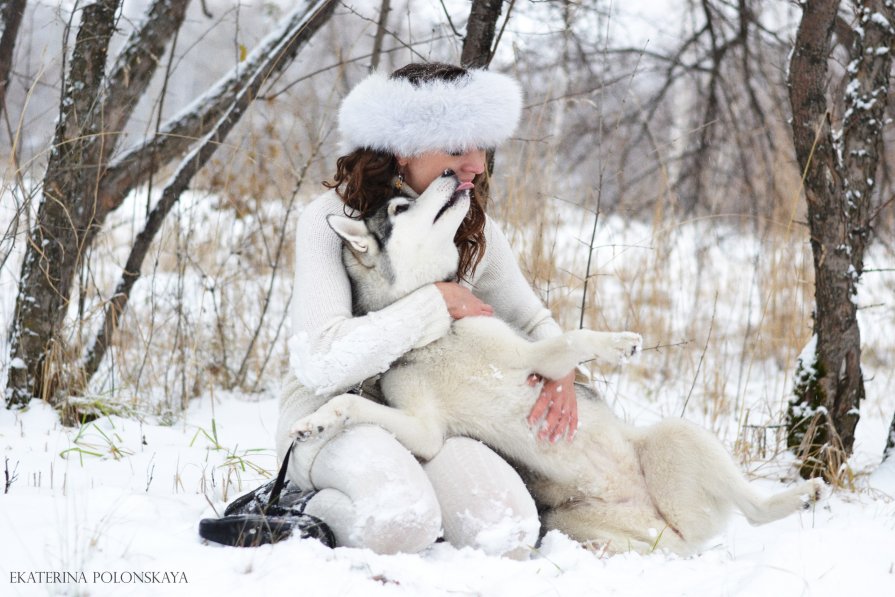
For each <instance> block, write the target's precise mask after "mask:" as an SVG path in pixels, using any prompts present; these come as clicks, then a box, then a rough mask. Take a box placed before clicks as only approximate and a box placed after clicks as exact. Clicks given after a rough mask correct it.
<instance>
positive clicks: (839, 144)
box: [787, 0, 892, 479]
mask: <svg viewBox="0 0 895 597" xmlns="http://www.w3.org/2000/svg"><path fill="white" fill-rule="evenodd" d="M838 7H839V2H838V1H837V0H815V1H813V2H807V3H805V4H804V5H803V10H804V12H803V16H802V20H801V23H800V25H799V29H798V32H797V34H796V42H795V49H794V51H793V54H792V59H791V63H790V103H791V105H792V111H793V120H792V130H793V141H794V144H795V148H796V155H797V157H798V160H799V165H800V166H801V168H802V169H803V172H804V176H805V198H806V201H807V206H808V226H809V231H810V235H811V249H812V253H813V257H814V274H815V303H816V308H815V312H814V336H815V339H816V343H815V344H814V345H813V347H812V349H811V350H806V351H805V353H803V355H802V357H800V361H799V364H798V367H797V370H796V385H795V389H794V392H795V397H794V398H793V399H792V401H791V402H790V405H789V408H788V412H787V430H788V444H789V446H790V447H791V448H793V449H794V450H795V451H796V453H797V455H798V456H799V458H800V460H801V471H800V472H801V473H802V475H803V476H805V477H809V476H816V475H818V474H823V475H824V476H825V477H827V478H828V479H833V478H835V477H837V476H838V474H839V472H840V467H841V466H842V465H843V464H844V462H845V460H846V459H847V457H848V456H849V455H850V454H851V452H852V448H853V446H854V438H855V427H856V425H857V423H858V419H859V407H860V403H861V401H862V400H863V398H864V380H863V377H862V373H861V334H860V330H859V328H858V321H857V305H856V304H855V297H856V295H857V284H858V282H859V281H860V276H861V273H862V271H863V256H864V249H865V246H866V244H867V241H868V239H869V234H870V229H869V227H868V222H867V217H868V213H869V206H870V200H871V196H872V191H873V185H874V179H875V176H876V169H877V165H878V163H879V155H880V148H881V143H882V123H883V121H884V112H885V108H886V102H887V95H888V88H889V69H890V68H891V57H890V53H889V49H890V48H891V43H892V25H891V23H892V19H891V17H892V15H891V11H890V10H889V9H888V8H886V7H885V6H884V3H883V2H882V0H875V1H867V2H859V3H858V9H859V11H858V12H859V19H860V21H861V27H862V28H863V29H864V31H865V34H864V35H863V36H860V35H857V36H855V42H854V46H853V47H852V50H851V54H852V57H853V59H852V61H851V63H850V64H849V67H848V73H849V74H848V76H849V78H850V83H849V85H848V88H847V89H848V91H847V92H846V98H845V103H846V108H847V110H846V114H845V118H844V121H843V129H842V135H841V140H840V141H837V140H836V139H835V138H834V135H833V131H832V127H831V122H830V113H829V110H828V107H827V99H826V95H825V91H826V80H827V60H828V57H829V53H830V41H831V35H832V32H833V28H834V26H835V24H836V16H837V11H838ZM874 14H877V15H880V16H882V15H885V18H884V19H883V21H887V22H880V20H879V19H877V18H876V17H875V16H873V15H874ZM880 50H882V51H880Z"/></svg>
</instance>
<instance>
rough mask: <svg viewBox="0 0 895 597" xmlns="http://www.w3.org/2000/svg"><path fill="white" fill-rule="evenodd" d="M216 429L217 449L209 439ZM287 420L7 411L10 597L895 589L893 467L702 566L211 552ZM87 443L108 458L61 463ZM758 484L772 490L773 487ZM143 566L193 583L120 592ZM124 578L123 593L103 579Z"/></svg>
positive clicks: (237, 401)
mask: <svg viewBox="0 0 895 597" xmlns="http://www.w3.org/2000/svg"><path fill="white" fill-rule="evenodd" d="M212 420H214V421H215V428H216V430H217V437H218V439H219V440H220V444H221V448H220V449H217V448H216V447H215V446H214V445H213V443H212V442H211V441H209V439H208V437H207V436H205V435H203V434H202V433H201V431H200V430H206V431H208V430H210V429H211V422H212ZM275 420H276V401H275V400H274V399H273V398H271V397H267V398H265V399H262V400H257V401H251V402H250V401H246V400H245V398H244V397H243V396H241V395H239V394H218V395H217V396H216V397H214V398H212V397H211V396H203V397H202V398H200V399H199V400H197V401H196V402H194V403H193V405H192V407H191V409H190V411H189V413H188V416H187V417H186V419H185V420H184V421H182V422H180V423H178V424H176V425H174V426H170V427H165V426H162V425H157V424H151V423H149V422H143V423H141V422H140V421H137V420H133V419H122V418H119V417H107V418H104V419H101V420H99V421H96V422H95V423H91V424H88V425H86V426H85V427H86V429H82V430H80V431H79V430H75V429H65V428H61V427H60V426H59V424H58V420H57V417H56V415H55V413H54V412H53V411H52V410H51V409H50V408H49V407H48V406H47V405H45V404H43V403H40V402H35V403H33V404H32V406H31V407H30V408H29V409H28V410H27V411H26V412H19V413H16V412H9V411H2V412H0V434H2V435H0V437H2V442H3V445H4V448H5V450H4V452H5V456H6V458H9V459H10V461H11V462H10V468H12V466H13V465H14V464H17V471H18V472H17V474H18V479H17V480H16V481H15V482H14V483H13V484H12V486H11V487H10V490H9V493H8V494H6V495H4V496H3V498H2V502H3V508H2V512H0V529H2V531H3V535H4V536H5V537H6V538H7V540H6V541H4V543H3V547H2V548H0V562H2V564H0V566H2V573H3V580H2V582H3V583H4V585H5V590H4V594H15V595H37V594H45V593H46V592H47V591H48V590H49V591H51V592H59V593H63V594H76V593H77V594H88V593H89V594H90V595H111V594H120V592H121V591H125V590H126V591H127V592H128V594H135V595H154V594H190V593H195V592H196V591H197V590H201V591H202V592H203V593H206V594H216V595H240V594H246V593H247V592H251V593H253V594H254V593H259V592H260V593H262V594H263V593H264V592H266V591H275V592H277V593H282V592H284V591H295V592H296V593H298V594H303V595H315V596H317V595H339V596H341V595H368V594H369V595H454V594H457V593H460V594H467V593H474V594H482V595H507V596H510V595H512V596H514V597H515V596H518V595H542V594H557V595H604V594H605V595H774V596H787V595H793V596H795V595H813V596H821V595H831V596H832V595H839V594H841V590H842V587H849V590H850V591H854V592H855V594H868V595H882V594H886V591H887V587H893V586H895V584H893V576H892V571H891V570H892V566H893V564H895V504H893V501H892V499H891V498H890V497H887V495H889V496H891V495H893V494H895V471H893V470H892V468H893V467H891V466H890V467H888V469H886V470H885V471H884V470H883V469H880V471H878V472H877V473H876V474H875V475H874V476H873V477H871V479H870V480H869V482H868V485H867V487H866V489H865V490H864V491H860V492H858V493H841V494H834V495H833V497H832V498H830V499H828V500H827V501H825V502H823V503H822V504H821V505H820V506H819V507H817V508H816V509H814V510H809V511H806V512H804V513H802V514H800V515H796V516H793V517H790V518H788V519H784V520H782V521H778V522H776V523H772V524H770V525H767V526H763V527H750V526H749V525H748V524H747V523H746V522H745V520H743V519H742V518H739V517H738V518H735V519H734V520H733V522H732V524H731V525H730V527H729V528H728V529H727V531H726V532H725V533H724V534H723V535H721V536H720V537H718V539H717V540H716V541H715V542H714V543H713V544H712V545H710V546H709V547H708V549H706V550H705V551H704V552H703V553H702V554H700V555H698V556H695V557H691V558H679V557H675V556H669V555H666V554H663V553H655V554H651V555H646V556H640V555H635V554H625V555H618V556H613V557H606V556H602V555H601V554H599V553H594V552H591V551H588V550H585V549H583V548H582V547H580V546H579V545H578V544H576V543H574V542H572V541H571V540H569V539H568V538H566V537H565V536H563V535H561V534H560V533H558V532H552V533H550V534H548V535H547V536H546V537H545V538H544V540H543V542H542V544H541V546H540V547H539V548H538V549H537V550H534V551H533V553H532V555H531V557H530V559H528V560H527V561H513V560H508V559H500V558H495V557H490V556H486V555H485V554H484V553H482V552H481V551H477V550H473V549H470V548H465V549H461V550H458V549H455V548H453V547H451V546H450V545H447V544H436V545H433V546H432V547H430V548H428V549H427V550H425V551H424V552H423V553H421V554H415V555H410V554H401V555H396V556H379V555H376V554H373V553H372V552H370V551H368V550H363V549H347V548H338V549H335V550H330V549H327V548H325V547H324V546H322V545H321V544H319V543H317V542H316V541H314V540H300V539H290V540H287V541H285V542H282V543H279V544H277V545H273V546H270V545H268V546H262V547H257V548H230V547H221V546H217V545H205V544H203V542H202V541H201V540H200V539H199V537H198V535H197V534H196V525H197V523H198V520H199V518H201V517H206V516H214V512H213V510H212V508H211V506H210V505H209V501H206V497H205V496H207V497H208V499H209V500H210V502H211V504H213V505H214V507H215V508H216V509H217V510H218V511H221V510H222V509H223V505H224V502H223V499H224V495H225V494H226V497H227V499H232V498H233V497H235V495H237V494H238V493H239V492H241V491H245V490H247V489H251V488H253V487H255V486H256V485H257V484H258V483H259V482H260V481H261V477H260V476H259V474H258V473H257V472H255V471H253V470H252V468H251V467H246V468H242V467H240V466H239V465H238V464H237V460H236V458H237V457H243V458H247V459H248V460H251V461H253V462H254V463H255V464H257V465H258V466H259V467H262V468H265V469H266V470H267V471H268V472H270V471H272V470H273V467H274V465H275V463H274V462H273V460H274V459H273V452H272V450H271V449H270V446H271V438H272V435H273V425H274V424H275ZM113 445H114V446H115V449H114V450H113V449H112V446H113ZM77 447H81V448H82V449H83V450H85V451H87V450H91V451H95V452H97V453H99V454H102V456H99V457H97V456H89V455H84V456H82V457H79V456H78V455H77V454H75V453H72V452H69V453H68V456H67V457H65V458H62V457H60V456H59V454H60V452H62V451H64V450H67V449H71V448H77ZM256 449H257V450H260V451H258V452H253V451H252V450H256ZM116 453H117V454H118V456H117V457H116ZM240 484H241V487H240ZM759 485H760V486H761V489H762V490H765V491H768V490H770V489H772V488H773V487H774V486H775V485H776V484H775V483H773V482H770V481H766V482H760V483H759ZM38 571H57V572H72V573H80V572H83V573H84V577H85V578H86V581H87V582H86V584H68V585H48V584H42V585H41V584H18V583H17V584H11V578H12V577H13V576H14V575H15V574H16V573H19V572H21V573H26V574H27V573H29V572H38ZM145 572H156V573H157V576H159V577H161V575H163V574H164V573H166V572H167V573H168V578H169V579H173V578H178V579H182V578H183V577H184V576H185V578H186V581H187V582H186V584H141V583H133V584H128V585H127V586H124V585H123V584H122V583H123V582H124V579H125V578H127V575H128V574H130V575H131V579H132V580H133V579H134V578H137V577H138V576H137V575H139V574H141V573H145ZM114 574H117V581H118V582H117V583H115V582H105V580H111V579H112V575H114ZM11 575H13V576H11ZM95 575H99V576H97V577H96V579H95ZM140 578H143V576H140ZM181 582H182V581H181Z"/></svg>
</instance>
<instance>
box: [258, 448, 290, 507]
mask: <svg viewBox="0 0 895 597" xmlns="http://www.w3.org/2000/svg"><path fill="white" fill-rule="evenodd" d="M294 447H295V441H294V440H293V441H292V443H291V444H289V449H288V450H286V456H284V457H283V464H281V465H280V472H279V473H277V480H276V482H275V483H274V484H273V489H271V490H270V497H269V498H267V508H270V507H271V506H276V505H277V504H278V503H279V502H280V493H281V492H282V491H283V486H284V485H286V469H287V468H288V467H289V456H291V455H292V448H294ZM267 508H264V512H265V513H267Z"/></svg>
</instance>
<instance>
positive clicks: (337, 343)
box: [277, 64, 577, 557]
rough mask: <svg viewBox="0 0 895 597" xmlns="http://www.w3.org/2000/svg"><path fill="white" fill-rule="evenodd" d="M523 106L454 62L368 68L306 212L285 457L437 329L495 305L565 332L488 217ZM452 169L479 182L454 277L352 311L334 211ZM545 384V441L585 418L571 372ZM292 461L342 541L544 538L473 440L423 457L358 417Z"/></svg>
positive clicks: (490, 78)
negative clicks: (304, 421)
mask: <svg viewBox="0 0 895 597" xmlns="http://www.w3.org/2000/svg"><path fill="white" fill-rule="evenodd" d="M521 104H522V98H521V91H520V89H519V86H518V84H517V83H516V82H515V80H513V79H512V78H510V77H507V76H505V75H500V74H496V73H490V72H487V71H479V70H469V71H467V70H465V69H463V68H460V67H456V66H452V65H446V64H410V65H407V66H405V67H403V68H401V69H398V70H397V71H395V72H394V73H392V75H391V76H386V75H383V74H378V73H376V74H373V75H370V76H369V77H368V78H367V79H365V80H364V81H362V82H361V83H360V84H358V85H357V86H356V87H355V88H354V89H353V90H352V91H351V92H350V93H349V94H348V96H347V97H346V98H345V100H344V101H343V103H342V107H341V109H340V112H339V130H340V133H341V135H342V139H343V143H344V145H345V148H346V150H347V152H346V155H344V156H343V157H341V158H339V160H338V162H337V172H336V176H335V180H334V181H333V182H332V183H327V184H326V186H327V187H328V188H329V189H330V191H329V192H327V193H324V194H323V195H321V196H320V197H318V198H317V199H315V200H314V201H313V202H312V203H311V204H310V205H308V206H307V208H306V209H305V210H304V212H303V213H302V215H301V217H300V218H299V223H298V233H297V240H296V271H295V294H294V297H293V304H292V326H293V332H294V335H293V337H292V338H291V339H290V342H289V349H290V364H291V367H290V370H291V371H290V375H289V377H288V379H287V383H286V384H285V386H284V388H283V391H282V396H281V404H280V420H279V424H278V429H277V451H278V454H279V456H280V458H281V459H282V458H284V457H285V454H286V450H287V449H288V447H289V445H290V444H291V438H290V437H289V435H288V430H289V428H290V427H291V426H292V424H293V423H294V422H295V421H296V420H297V419H298V418H300V417H303V416H306V415H308V414H310V413H311V412H313V411H314V410H316V409H317V408H318V407H319V406H320V405H321V404H323V403H324V402H326V400H328V399H329V398H331V397H332V396H334V395H336V394H339V393H342V392H345V391H355V392H360V393H365V394H366V395H370V394H371V393H372V394H373V395H374V397H375V385H376V384H375V376H376V375H377V374H379V373H382V372H383V371H385V370H387V369H388V367H389V365H391V363H393V362H394V361H395V360H396V359H397V358H399V357H400V356H401V355H403V354H404V353H406V352H408V351H409V350H411V349H413V348H416V347H420V346H424V345H426V344H428V343H429V342H432V341H434V340H436V339H437V338H439V337H441V336H442V335H443V334H445V333H446V332H447V331H448V329H449V327H450V323H451V321H452V320H455V319H460V318H462V317H469V316H491V315H496V316H498V317H501V318H502V319H504V320H506V321H508V322H510V323H511V324H513V325H515V326H516V327H518V328H519V329H521V330H522V331H523V332H524V333H526V334H529V335H530V336H532V337H533V338H544V337H548V336H552V335H556V334H559V333H560V332H561V330H560V328H559V326H558V325H557V324H556V323H555V322H554V321H553V319H552V318H551V316H550V312H549V311H548V310H547V309H545V308H544V306H543V305H542V304H541V302H540V301H539V300H538V298H537V296H536V295H535V293H534V292H533V291H532V289H531V287H530V286H529V285H528V283H527V282H526V281H525V279H524V277H523V276H522V273H521V272H520V270H519V266H518V264H517V263H516V261H515V258H514V257H513V255H512V252H511V250H510V247H509V244H508V243H507V240H506V238H505V237H504V235H503V234H502V233H501V232H500V230H499V229H498V228H497V227H496V226H495V225H494V223H493V222H492V221H491V220H490V219H488V218H487V216H485V212H484V207H485V204H486V201H487V197H485V195H484V193H483V192H482V187H483V185H482V183H483V180H484V176H485V161H486V158H485V150H486V148H491V147H496V146H497V145H498V144H499V143H500V142H502V141H504V140H505V139H506V138H508V137H509V136H510V135H511V134H512V133H513V131H514V129H515V127H516V125H517V123H518V120H519V115H520V112H521ZM445 170H452V171H453V172H454V173H456V175H457V176H458V177H459V179H460V180H461V181H462V182H472V183H473V184H474V185H475V191H474V193H473V194H474V200H473V201H472V202H471V207H470V210H469V213H468V214H467V217H466V219H465V220H464V222H463V224H462V225H461V227H460V229H459V231H458V232H457V236H456V238H455V242H456V244H457V247H458V249H459V252H460V267H459V280H458V281H456V282H441V283H437V284H430V285H427V286H424V287H422V288H419V289H418V290H416V291H414V292H412V293H410V294H409V295H408V296H406V297H404V298H402V299H401V300H399V301H397V302H395V303H393V304H392V305H389V306H388V307H386V308H384V309H382V310H381V311H377V312H374V313H369V314H367V315H365V316H362V317H355V316H354V314H353V313H352V302H351V287H350V284H349V281H348V277H347V274H346V273H345V270H344V266H343V265H342V261H341V252H342V245H341V241H340V239H339V238H338V237H337V236H336V234H335V233H334V232H333V231H332V230H331V229H330V228H329V226H328V225H327V223H326V216H327V215H329V214H332V213H342V212H344V213H348V214H349V215H354V216H358V217H361V216H364V215H366V214H368V213H371V212H373V211H374V210H375V209H376V208H377V207H378V206H380V205H381V204H382V202H384V201H385V200H386V199H388V198H391V197H393V196H394V195H395V194H397V193H402V194H405V195H408V196H410V197H415V196H417V195H418V194H419V193H421V192H422V191H423V190H425V188H426V187H427V186H428V185H429V183H430V182H432V180H434V179H435V178H436V177H438V176H440V175H441V174H442V173H443V172H444V171H445ZM541 381H543V389H542V391H541V394H540V396H539V398H538V400H537V401H536V402H535V404H534V405H533V408H532V411H531V415H530V417H529V424H532V425H534V424H536V423H540V431H539V433H538V437H539V438H540V440H542V441H543V440H549V441H557V440H559V439H560V438H562V437H563V436H565V437H566V438H567V439H568V440H571V438H572V436H573V435H574V431H575V428H576V426H577V408H576V402H575V395H574V390H573V389H572V388H573V383H572V381H573V373H572V372H570V373H569V375H568V376H566V378H564V379H560V380H534V379H533V380H532V383H533V384H534V383H540V382H541ZM458 391H462V388H458ZM533 441H534V440H533ZM288 471H289V476H290V479H291V480H292V481H293V482H294V483H296V484H298V486H300V487H305V488H307V487H314V488H317V489H318V490H319V491H318V492H317V494H316V495H314V497H313V498H311V500H310V501H309V502H308V504H307V507H306V508H305V512H306V513H308V514H311V515H313V516H316V517H318V518H320V519H321V520H323V521H324V522H326V523H327V524H328V525H329V527H330V528H331V529H332V531H333V533H334V535H335V537H336V540H337V542H338V544H339V545H344V546H358V547H368V548H370V549H372V550H374V551H376V552H379V553H395V552H415V551H419V550H421V549H423V548H425V547H427V546H428V545H430V544H431V543H432V542H433V541H435V539H436V538H437V537H438V536H439V534H440V533H441V532H442V527H443V532H444V538H445V539H446V540H447V541H449V542H451V543H452V544H453V545H455V546H458V547H463V546H467V545H469V546H474V547H478V548H481V549H484V550H485V551H486V552H488V553H491V554H495V555H507V556H510V557H526V556H527V554H528V551H529V549H530V547H531V546H533V545H534V543H535V541H536V540H537V535H538V528H539V524H538V519H537V512H536V509H535V505H534V502H533V500H532V498H531V496H530V495H529V494H528V491H527V490H526V489H525V486H524V484H523V483H522V480H521V479H520V478H519V476H518V474H517V473H516V472H515V471H514V470H513V469H512V468H511V467H510V466H509V465H508V464H507V463H506V462H505V461H503V460H502V459H501V458H500V457H499V456H498V455H497V454H495V453H494V452H493V451H491V450H490V449H489V448H487V447H486V446H484V445H483V444H481V443H479V442H476V441H473V440H471V439H468V438H449V439H448V440H447V441H446V442H445V445H444V447H443V448H442V450H441V451H440V452H439V453H438V455H436V456H435V458H433V459H432V460H431V461H429V462H427V463H422V464H421V463H419V462H418V461H417V460H416V459H415V458H414V457H413V456H412V455H411V454H410V453H409V452H408V451H407V450H406V449H404V447H403V446H401V445H400V444H399V443H398V442H397V440H395V439H394V437H392V436H391V435H390V434H388V433H387V432H385V431H384V430H382V429H380V428H378V427H375V426H370V425H357V426H352V427H349V428H347V429H346V430H345V431H343V432H342V433H340V434H339V435H337V436H336V437H334V438H333V439H331V440H329V441H328V442H326V443H325V444H323V445H322V446H320V445H315V444H308V445H306V444H296V446H295V448H294V449H293V451H292V455H291V457H290V462H289V468H288Z"/></svg>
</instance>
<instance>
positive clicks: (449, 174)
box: [441, 168, 454, 176]
mask: <svg viewBox="0 0 895 597" xmlns="http://www.w3.org/2000/svg"><path fill="white" fill-rule="evenodd" d="M441 175H442V176H454V171H453V170H451V169H450V168H448V169H447V170H445V171H444V172H442V173H441Z"/></svg>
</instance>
